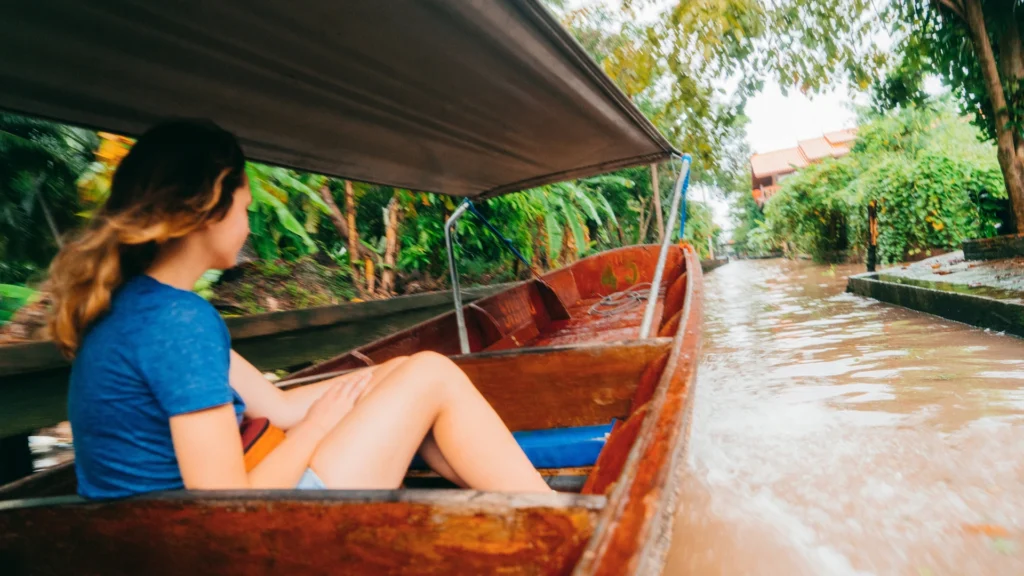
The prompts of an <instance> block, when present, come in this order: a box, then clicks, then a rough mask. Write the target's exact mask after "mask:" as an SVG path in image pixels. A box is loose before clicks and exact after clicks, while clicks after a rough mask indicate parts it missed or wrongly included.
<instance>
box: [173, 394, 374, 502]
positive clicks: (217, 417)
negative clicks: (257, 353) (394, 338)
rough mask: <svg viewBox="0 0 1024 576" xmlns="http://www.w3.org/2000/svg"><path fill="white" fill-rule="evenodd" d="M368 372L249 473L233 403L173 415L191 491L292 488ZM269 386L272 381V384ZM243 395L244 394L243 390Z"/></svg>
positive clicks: (328, 397) (318, 406) (320, 405)
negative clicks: (246, 468)
mask: <svg viewBox="0 0 1024 576" xmlns="http://www.w3.org/2000/svg"><path fill="white" fill-rule="evenodd" d="M369 381H370V376H369V374H366V375H364V377H363V378H361V379H359V380H356V381H353V382H349V383H347V384H346V385H341V386H334V387H332V388H331V389H330V390H329V391H327V392H326V393H324V394H323V395H322V396H321V398H320V399H319V400H317V401H316V402H315V403H314V404H313V406H311V407H310V408H309V411H308V415H307V417H306V418H305V419H303V420H302V421H301V422H300V423H298V424H296V425H295V426H293V427H291V428H290V429H289V430H288V434H287V437H286V438H285V440H284V442H282V443H281V444H280V445H279V446H278V447H277V448H275V449H274V450H273V451H271V452H270V454H268V455H267V456H266V457H265V458H264V459H263V461H261V462H260V463H259V464H258V465H257V466H256V468H254V469H253V470H252V471H251V472H249V473H246V471H245V463H244V460H243V454H242V439H241V436H240V433H239V430H238V422H237V420H236V419H235V411H234V409H233V408H232V406H231V405H230V404H225V405H222V406H217V407H215V408H209V409H207V410H200V411H197V412H191V413H188V414H181V415H179V416H174V417H172V418H171V420H170V425H171V437H172V439H173V441H174V453H175V455H176V456H177V458H178V467H179V468H180V470H181V477H182V480H183V481H184V483H185V487H186V488H188V489H190V490H231V489H234V490H238V489H249V488H263V489H267V488H292V487H294V486H295V484H296V483H297V482H298V481H299V478H301V477H302V473H303V472H304V471H305V470H306V468H307V467H308V466H309V461H310V459H311V458H312V456H313V452H314V451H315V450H316V448H317V445H318V444H319V443H320V441H321V440H322V439H323V437H324V436H325V435H326V434H327V433H328V432H329V431H330V430H331V429H333V428H334V426H335V425H337V423H338V422H339V421H340V420H341V419H342V418H343V417H344V416H345V415H346V414H348V412H349V411H350V410H351V409H352V406H353V405H354V404H355V401H356V399H357V398H358V397H359V395H360V394H361V393H362V392H363V390H364V389H365V388H366V386H367V384H368V383H369ZM268 385H269V383H268ZM240 393H241V392H240Z"/></svg>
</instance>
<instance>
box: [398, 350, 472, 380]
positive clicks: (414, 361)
mask: <svg viewBox="0 0 1024 576" xmlns="http://www.w3.org/2000/svg"><path fill="white" fill-rule="evenodd" d="M407 362H408V363H409V364H410V365H412V366H414V367H415V368H416V369H417V370H422V371H423V373H424V374H429V375H434V374H440V373H448V372H452V371H458V372H461V371H462V370H461V369H460V368H459V366H458V364H456V363H455V362H452V361H451V359H450V358H448V357H447V356H445V355H444V354H440V353H437V352H434V351H433V350H424V351H422V352H416V353H415V354H413V355H412V356H409V359H408V360H407Z"/></svg>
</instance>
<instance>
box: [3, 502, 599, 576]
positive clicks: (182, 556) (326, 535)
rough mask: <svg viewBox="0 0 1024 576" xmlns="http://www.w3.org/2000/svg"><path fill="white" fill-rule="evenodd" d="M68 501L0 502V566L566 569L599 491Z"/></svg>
mask: <svg viewBox="0 0 1024 576" xmlns="http://www.w3.org/2000/svg"><path fill="white" fill-rule="evenodd" d="M68 501H69V499H56V500H50V502H68ZM70 502H72V503H65V504H58V505H51V506H40V504H45V503H47V500H46V499H44V500H41V501H36V502H25V501H21V502H14V503H0V566H3V567H4V573H5V574H12V575H15V574H29V573H31V574H72V573H73V574H82V575H90V574H102V575H113V574H130V575H136V574H150V575H159V574H174V575H180V574H225V575H230V574H239V575H254V574H273V575H278V574H339V573H344V574H372V575H377V574H392V573H401V574H445V575H447V574H498V573H500V574H566V573H568V572H569V571H570V570H571V569H572V566H573V565H574V564H575V562H576V559H577V558H578V556H579V554H580V551H581V550H582V548H583V546H584V545H585V544H586V542H587V539H588V538H589V536H590V534H591V531H592V530H593V526H594V522H595V520H596V517H597V513H598V511H599V510H600V509H601V508H602V507H603V506H604V504H605V499H604V498H601V497H587V496H579V495H572V494H559V493H552V494H536V495H526V494H493V493H479V492H468V491H461V490H459V491H455V490H438V491H420V490H405V491H368V492H347V491H316V492H302V491H284V492H264V493H260V492H255V493H253V492H249V493H238V494H231V493H213V492H208V493H201V492H193V493H178V494H169V495H167V496H164V497H152V498H144V499H142V498H140V499H132V500H124V501H115V502H107V503H80V502H79V503H75V502H77V500H75V499H70Z"/></svg>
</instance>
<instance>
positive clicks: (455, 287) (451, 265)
mask: <svg viewBox="0 0 1024 576" xmlns="http://www.w3.org/2000/svg"><path fill="white" fill-rule="evenodd" d="M469 206H470V201H469V200H466V201H465V202H463V203H462V204H459V207H458V208H456V209H455V212H453V213H452V215H451V217H450V218H448V221H447V222H445V223H444V244H445V247H446V248H447V249H448V271H449V272H450V273H451V275H452V299H453V300H455V322H456V324H457V325H458V328H459V349H460V350H462V353H463V354H469V335H468V334H467V333H466V316H465V314H464V313H463V311H462V291H461V289H460V288H459V270H458V268H456V266H455V244H453V243H452V231H453V230H454V229H455V223H456V222H458V220H459V218H461V217H462V215H463V214H465V213H466V210H468V209H469Z"/></svg>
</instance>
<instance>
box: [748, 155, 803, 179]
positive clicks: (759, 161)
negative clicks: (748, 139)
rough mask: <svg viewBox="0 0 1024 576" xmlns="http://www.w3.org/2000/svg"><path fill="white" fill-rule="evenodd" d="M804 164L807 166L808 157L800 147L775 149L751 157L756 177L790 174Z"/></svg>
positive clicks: (751, 165)
mask: <svg viewBox="0 0 1024 576" xmlns="http://www.w3.org/2000/svg"><path fill="white" fill-rule="evenodd" d="M804 166H807V158H806V157H804V155H803V154H802V153H801V152H800V149H799V148H786V149H785V150H774V151H772V152H766V153H764V154H754V155H753V156H751V157H750V168H751V169H752V170H753V171H754V178H763V177H765V176H771V175H773V174H788V173H789V172H794V171H795V170H796V169H798V168H803V167H804Z"/></svg>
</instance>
